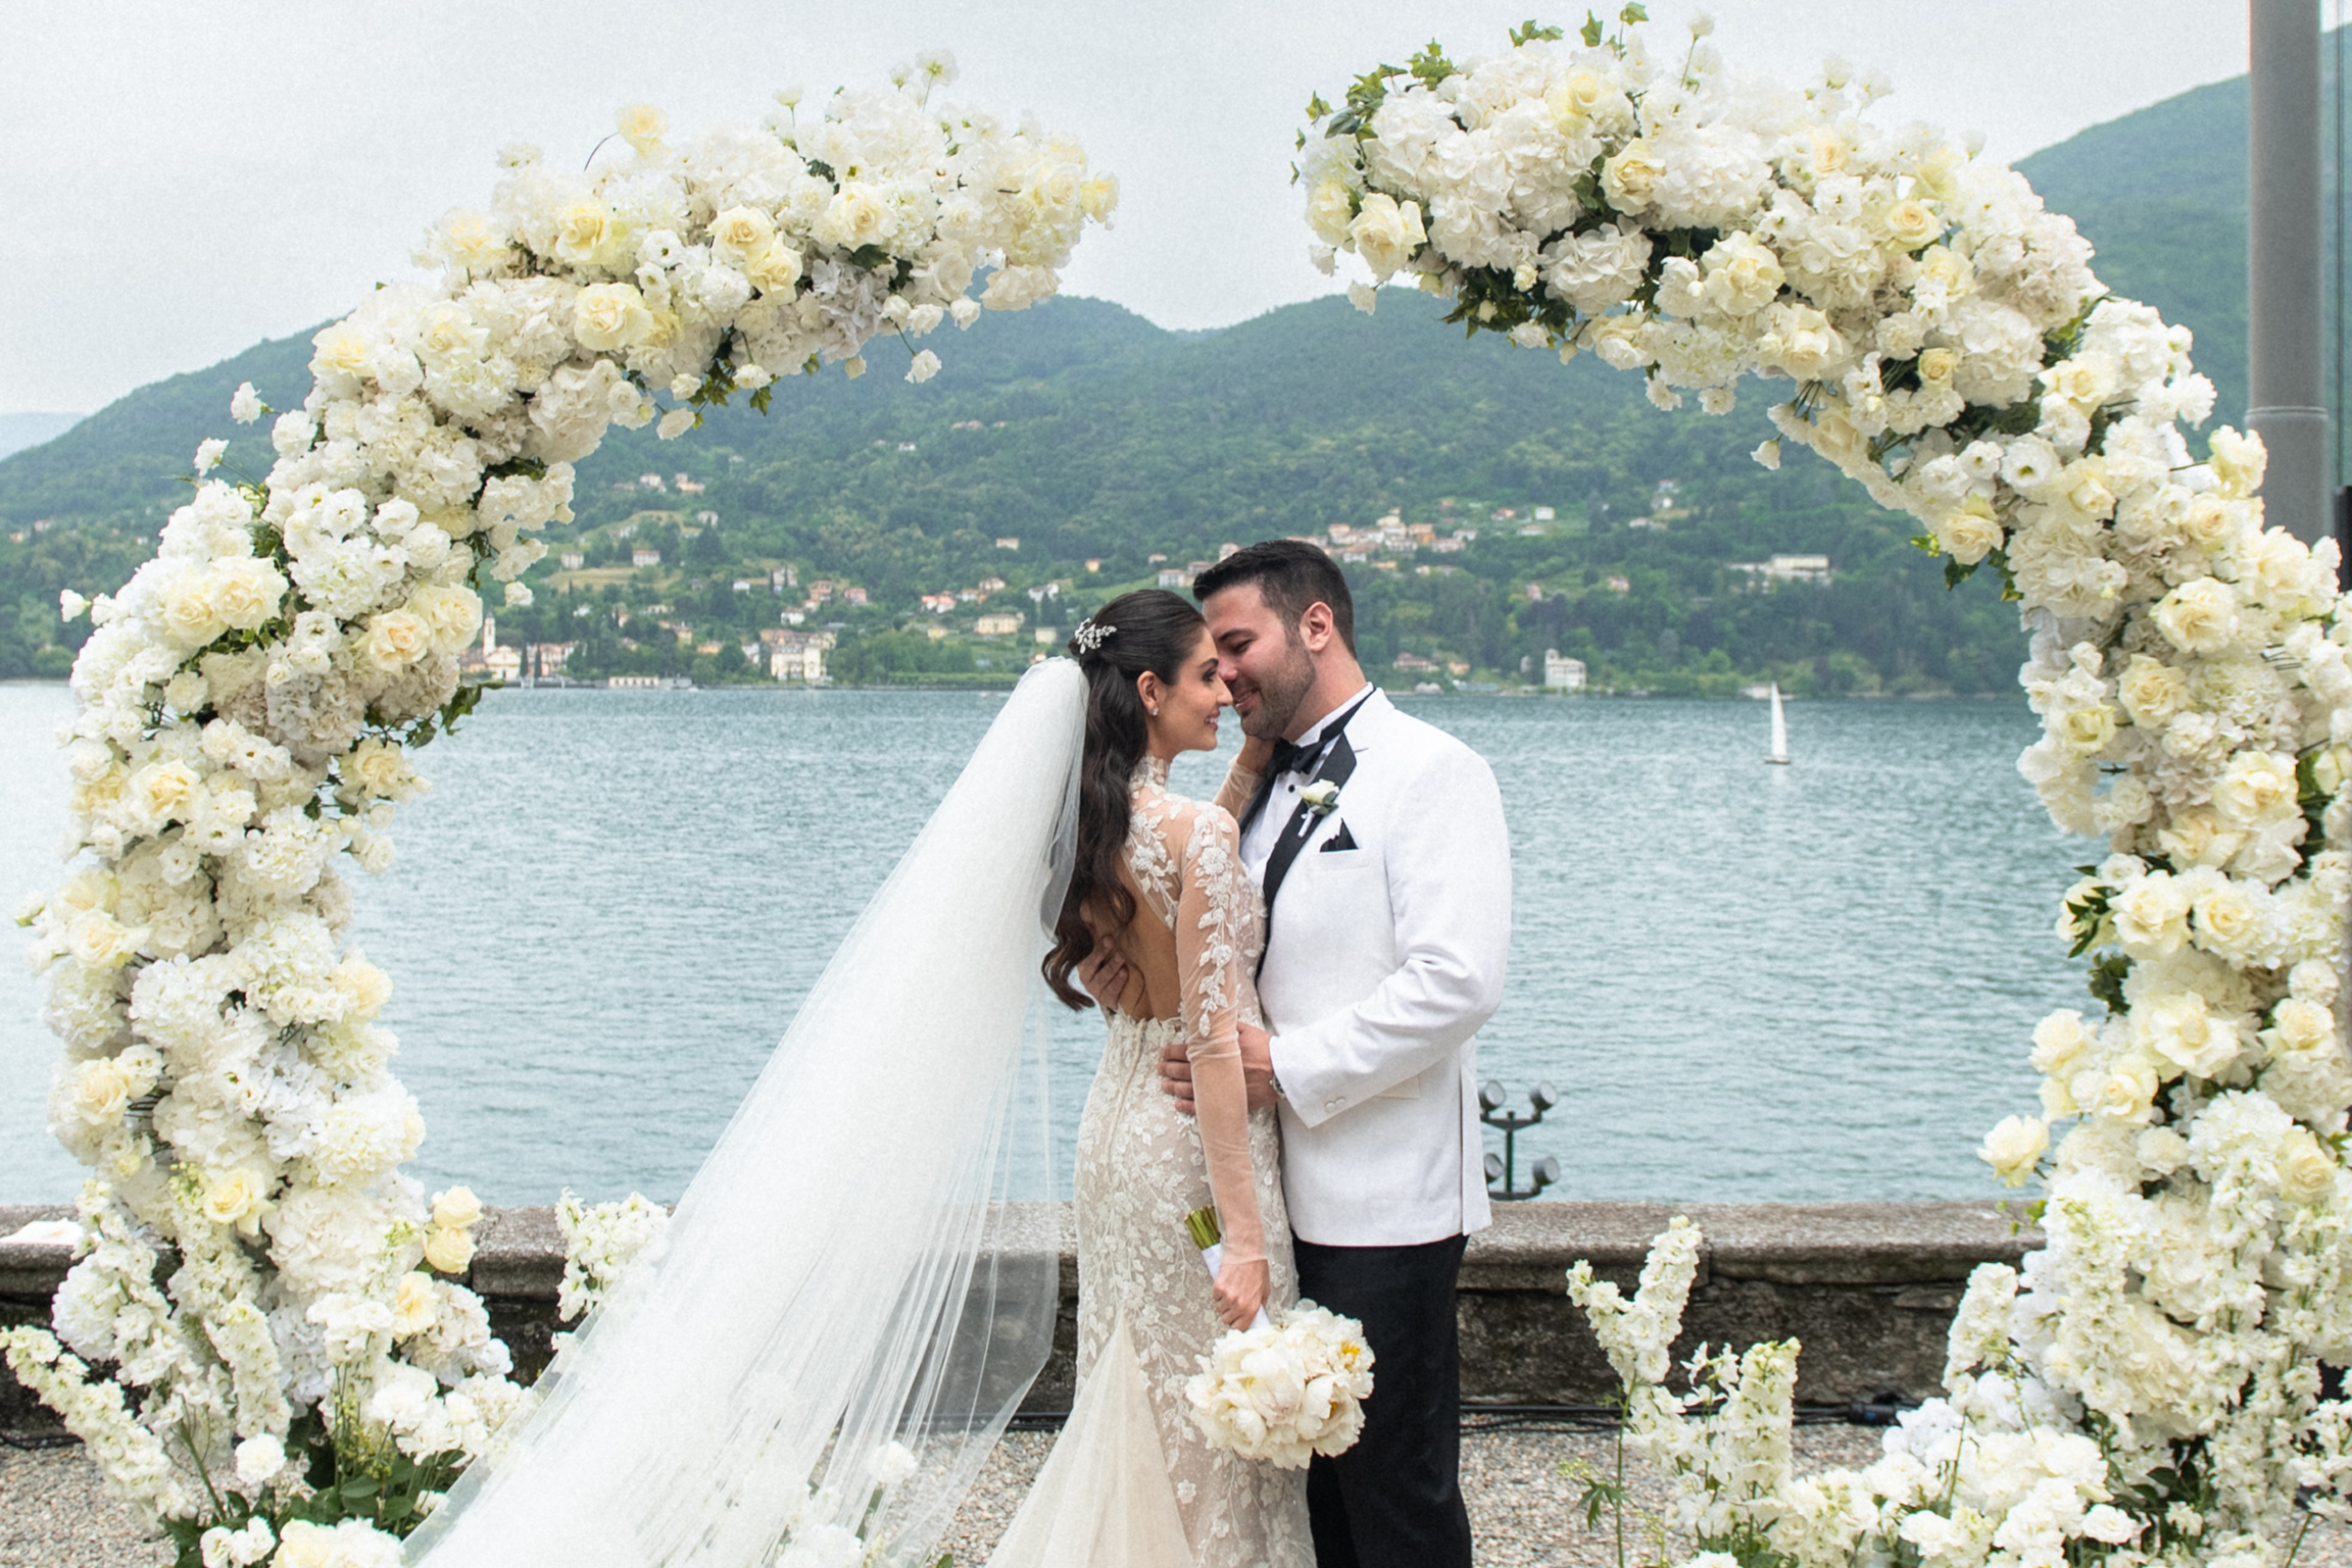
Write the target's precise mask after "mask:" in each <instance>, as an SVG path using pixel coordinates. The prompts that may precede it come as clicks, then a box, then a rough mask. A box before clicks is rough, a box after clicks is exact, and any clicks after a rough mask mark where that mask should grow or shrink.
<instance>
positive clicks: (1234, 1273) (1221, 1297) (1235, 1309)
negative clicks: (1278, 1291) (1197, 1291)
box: [1210, 1258, 1274, 1328]
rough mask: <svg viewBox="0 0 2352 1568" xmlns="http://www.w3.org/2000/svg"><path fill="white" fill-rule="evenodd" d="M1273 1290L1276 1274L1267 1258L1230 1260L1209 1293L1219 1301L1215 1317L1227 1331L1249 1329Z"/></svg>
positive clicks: (1221, 1270) (1218, 1274)
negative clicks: (1270, 1267) (1268, 1265)
mask: <svg viewBox="0 0 2352 1568" xmlns="http://www.w3.org/2000/svg"><path fill="white" fill-rule="evenodd" d="M1273 1289H1274V1280H1273V1270H1272V1269H1269V1268H1268V1267H1267V1266H1266V1260H1265V1259H1264V1258H1227V1259H1226V1260H1225V1267H1224V1268H1222V1269H1218V1270H1217V1272H1216V1284H1215V1285H1214V1286H1212V1287H1210V1293H1211V1294H1212V1295H1213V1296H1215V1297H1216V1315H1217V1316H1218V1318H1220V1319H1221V1320H1222V1321H1223V1322H1224V1324H1225V1325H1226V1326H1227V1328H1247V1327H1249V1326H1250V1322H1251V1321H1252V1320H1253V1319H1255V1318H1256V1317H1257V1315H1258V1312H1259V1309H1260V1308H1261V1307H1263V1306H1264V1305H1265V1304H1266V1298H1267V1297H1268V1296H1270V1295H1272V1294H1273Z"/></svg>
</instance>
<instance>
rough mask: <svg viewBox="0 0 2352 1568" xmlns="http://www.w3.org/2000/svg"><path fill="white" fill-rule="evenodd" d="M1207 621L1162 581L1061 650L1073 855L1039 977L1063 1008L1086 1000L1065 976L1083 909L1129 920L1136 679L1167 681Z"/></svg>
mask: <svg viewBox="0 0 2352 1568" xmlns="http://www.w3.org/2000/svg"><path fill="white" fill-rule="evenodd" d="M1207 625H1208V623H1207V622H1206V621H1204V620H1203V619H1202V618H1201V613H1200V612H1199V611H1198V610H1195V609H1194V608H1193V606H1192V605H1190V604H1186V603H1185V602H1184V601H1183V600H1182V599H1181V598H1179V597H1177V596H1176V595H1175V594H1173V593H1170V592H1168V591H1167V590H1166V589H1163V588H1142V589H1137V590H1136V592H1133V593H1122V594H1120V595H1119V596H1118V597H1117V598H1116V599H1114V600H1112V601H1111V602H1110V603H1109V604H1105V605H1103V607H1102V608H1101V609H1100V610H1097V611H1095V612H1094V615H1093V618H1092V625H1091V628H1081V630H1090V629H1091V632H1093V633H1094V634H1095V635H1094V636H1093V637H1091V639H1090V640H1091V642H1092V644H1093V646H1092V648H1091V649H1089V648H1087V647H1084V646H1082V645H1081V644H1080V640H1079V638H1078V637H1071V638H1070V639H1069V652H1070V657H1072V658H1073V659H1076V660H1078V667H1079V669H1080V671H1083V672H1084V674H1085V676H1086V750H1085V753H1084V755H1083V756H1082V757H1081V758H1080V761H1079V764H1078V857H1077V862H1076V863H1075V864H1074V865H1073V866H1072V867H1071V870H1070V877H1069V893H1068V894H1067V895H1066V896H1065V897H1063V899H1062V912H1061V916H1060V918H1059V919H1057V920H1056V921H1055V922H1054V947H1053V951H1052V952H1050V953H1046V962H1045V964H1044V968H1045V972H1046V985H1048V986H1051V987H1053V989H1054V995H1055V996H1057V997H1059V998H1061V1000H1062V1002H1063V1003H1064V1005H1066V1006H1068V1007H1070V1008H1074V1009H1080V1010H1083V1009H1086V1008H1090V1007H1092V1006H1093V1005H1094V1003H1093V1000H1092V999H1091V998H1089V997H1088V996H1087V994H1086V993H1085V992H1084V991H1082V990H1080V988H1079V987H1077V986H1075V985H1073V984H1071V982H1070V974H1071V972H1072V971H1073V970H1075V969H1076V968H1077V967H1078V966H1079V964H1081V963H1082V962H1084V961H1085V958H1086V956H1087V954H1088V953H1091V952H1093V951H1094V932H1093V931H1092V929H1091V928H1090V927H1089V926H1088V925H1087V923H1086V917H1085V914H1084V913H1083V911H1084V910H1085V908H1086V907H1087V906H1088V905H1089V904H1090V903H1091V904H1092V905H1093V907H1094V913H1095V917H1096V918H1097V919H1103V920H1107V921H1108V922H1109V923H1110V925H1111V928H1112V929H1113V930H1114V931H1115V930H1124V929H1125V926H1126V923H1127V922H1128V921H1129V920H1131V919H1135V913H1136V899H1135V895H1134V894H1132V893H1130V892H1128V891H1127V888H1126V885H1125V883H1123V882H1121V881H1120V880H1119V861H1120V857H1121V856H1122V855H1124V854H1125V852H1126V843H1127V819H1128V816H1129V810H1128V803H1127V789H1128V784H1129V781H1130V780H1131V779H1132V778H1133V777H1134V774H1135V771H1136V762H1138V761H1141V760H1142V758H1143V753H1144V742H1145V728H1144V712H1143V699H1142V698H1141V697H1139V696H1137V695H1136V680H1137V679H1138V678H1139V677H1140V676H1141V675H1142V674H1143V672H1144V671H1147V670H1148V671H1151V672H1152V673H1153V674H1155V675H1157V676H1159V678H1160V679H1161V680H1162V681H1164V682H1168V683H1169V684H1170V685H1171V686H1172V685H1174V684H1175V683H1176V680H1177V676H1178V672H1179V671H1180V670H1181V669H1182V665H1183V664H1184V662H1185V660H1189V659H1190V658H1192V656H1193V650H1194V649H1197V648H1198V647H1199V646H1200V640H1201V632H1202V630H1203V629H1204V627H1205V626H1207Z"/></svg>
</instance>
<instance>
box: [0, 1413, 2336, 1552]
mask: <svg viewBox="0 0 2352 1568" xmlns="http://www.w3.org/2000/svg"><path fill="white" fill-rule="evenodd" d="M1053 1439H1054V1434H1053V1433H1051V1432H1012V1433H1008V1434H1006V1436H1005V1438H1004V1440H1003V1441H1002V1442H1001V1443H999V1444H998V1445H997V1450H996V1452H995V1453H994V1454H993V1455H991V1456H990V1458H989V1464H988V1468H987V1469H986V1470H984V1471H982V1472H981V1474H980V1481H979V1484H978V1486H976V1487H974V1488H973V1491H972V1495H971V1497H970V1499H969V1500H968V1501H967V1502H966V1504H965V1506H964V1511H963V1513H962V1514H961V1515H960V1516H959V1517H957V1519H956V1529H955V1530H954V1531H953V1532H952V1533H951V1534H950V1535H949V1537H948V1540H947V1541H946V1543H945V1547H944V1550H947V1551H952V1552H954V1553H955V1556H956V1562H958V1563H959V1564H962V1565H964V1568H978V1564H980V1563H982V1562H986V1560H987V1557H988V1552H989V1548H990V1547H992V1546H993V1545H995V1543H996V1540H997V1537H998V1536H999V1535H1000V1534H1001V1533H1002V1532H1003V1529H1004V1526H1005V1523H1006V1521H1007V1520H1009V1519H1010V1518H1011V1517H1012V1512H1013V1510H1014V1509H1015V1508H1017V1507H1019V1506H1021V1498H1022V1495H1023V1493H1025V1492H1026V1491H1027V1490H1028V1486H1029V1482H1030V1480H1031V1478H1032V1477H1034V1476H1035V1474H1036V1472H1037V1467H1038V1466H1039V1465H1041V1464H1043V1463H1044V1462H1045V1458H1046V1450H1047V1449H1048V1448H1049V1447H1051V1446H1052V1443H1053ZM1878 1440H1879V1431H1878V1429H1876V1428H1873V1427H1800V1428H1799V1429H1798V1431H1797V1435H1796V1452H1797V1468H1798V1470H1799V1471H1800V1472H1804V1471H1813V1470H1826V1469H1829V1468H1832V1467H1834V1466H1838V1465H1853V1464H1864V1463H1868V1462H1869V1461H1870V1460H1871V1458H1872V1457H1874V1456H1875V1455H1876V1454H1877V1452H1878ZM1577 1463H1582V1464H1588V1465H1593V1466H1597V1467H1606V1466H1608V1465H1609V1464H1610V1463H1611V1446H1610V1439H1609V1437H1608V1435H1607V1434H1606V1433H1595V1432H1562V1431H1545V1430H1536V1429H1529V1428H1515V1429H1514V1428H1503V1429H1489V1430H1472V1431H1465V1432H1464V1434H1463V1438H1462V1489H1463V1492H1464V1495H1465V1496H1466V1498H1467V1499H1468V1502H1469V1505H1470V1525H1471V1529H1472V1531H1473V1533H1474V1535H1475V1536H1476V1551H1477V1561H1478V1562H1480V1563H1481V1564H1486V1565H1491V1568H1552V1565H1555V1564H1557V1565H1562V1568H1568V1565H1573V1568H1614V1565H1615V1563H1616V1560H1617V1550H1616V1538H1615V1534H1614V1532H1613V1529H1612V1528H1611V1525H1610V1523H1609V1521H1608V1520H1607V1519H1605V1518H1604V1519H1603V1521H1602V1525H1601V1528H1600V1529H1599V1530H1593V1531H1588V1530H1587V1529H1585V1528H1584V1521H1583V1520H1582V1518H1581V1517H1578V1516H1577V1508H1576V1500H1577V1495H1579V1493H1580V1492H1581V1491H1582V1490H1583V1489H1582V1487H1581V1486H1580V1485H1579V1484H1578V1483H1577V1482H1575V1481H1573V1480H1570V1479H1568V1478H1566V1477H1565V1476H1563V1475H1562V1474H1561V1473H1560V1470H1561V1466H1562V1465H1564V1464H1577ZM1631 1479H1632V1481H1633V1483H1634V1487H1633V1499H1632V1501H1631V1503H1630V1505H1629V1506H1628V1509H1627V1528H1626V1543H1625V1545H1626V1558H1627V1561H1628V1562H1639V1561H1649V1560H1652V1558H1653V1550H1652V1543H1651V1542H1650V1540H1648V1539H1647V1538H1646V1537H1645V1536H1643V1535H1642V1534H1641V1532H1640V1527H1639V1526H1638V1524H1637V1523H1636V1522H1635V1518H1634V1516H1635V1515H1636V1514H1637V1513H1641V1512H1645V1511H1651V1510H1655V1509H1657V1506H1659V1504H1660V1503H1661V1502H1662V1500H1663V1496H1662V1490H1661V1488H1660V1487H1659V1486H1658V1484H1657V1482H1656V1481H1655V1480H1654V1479H1653V1478H1652V1477H1650V1476H1648V1475H1646V1474H1645V1473H1644V1472H1641V1471H1640V1470H1639V1469H1638V1468H1636V1469H1635V1470H1634V1472H1633V1473H1632V1475H1631ZM1677 1550H1678V1551H1687V1550H1688V1549H1687V1548H1686V1547H1680V1546H1679V1543H1678V1547H1677ZM167 1561H168V1556H167V1554H166V1553H164V1552H163V1551H160V1550H159V1549H158V1548H157V1546H156V1545H155V1544H154V1543H153V1542H150V1541H144V1540H141V1539H140V1531H139V1526H138V1523H137V1521H136V1520H134V1519H133V1518H132V1517H131V1516H130V1511H129V1510H128V1509H126V1508H124V1507H123V1506H121V1505H120V1504H119V1503H117V1502H115V1501H114V1500H113V1499H112V1498H111V1497H109V1496H107V1494H106V1489H105V1487H104V1485H103V1484H102V1483H100V1482H99V1480H98V1476H97V1472H96V1470H95V1469H93V1468H92V1466H91V1465H90V1463H89V1461H87V1460H86V1459H85V1458H84V1457H83V1454H82V1450H80V1449H78V1448H63V1449H48V1450H35V1451H31V1452H25V1451H20V1450H14V1449H8V1448H0V1568H155V1565H156V1564H158V1563H161V1562H167ZM2296 1564H2297V1568H2352V1532H2347V1531H2346V1530H2344V1529H2337V1528H2334V1527H2329V1526H2324V1525H2320V1526H2314V1527H2313V1529H2312V1532H2311V1535H2310V1537H2309V1539H2308V1540H2305V1541H2304V1543H2303V1548H2302V1551H2301V1555H2300V1556H2299V1557H2298V1558H2297V1559H2296Z"/></svg>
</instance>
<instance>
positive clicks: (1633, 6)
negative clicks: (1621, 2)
mask: <svg viewBox="0 0 2352 1568" xmlns="http://www.w3.org/2000/svg"><path fill="white" fill-rule="evenodd" d="M1617 19H1618V20H1619V21H1621V22H1623V23H1624V24H1625V25H1626V26H1627V27H1629V28H1630V27H1632V26H1633V25H1634V23H1635V22H1646V21H1648V20H1649V19H1650V14H1649V13H1648V12H1647V11H1645V10H1644V9H1643V8H1642V6H1641V4H1640V0H1632V3H1630V4H1628V5H1627V6H1626V7H1625V8H1624V9H1623V10H1622V11H1620V12H1618V13H1617Z"/></svg>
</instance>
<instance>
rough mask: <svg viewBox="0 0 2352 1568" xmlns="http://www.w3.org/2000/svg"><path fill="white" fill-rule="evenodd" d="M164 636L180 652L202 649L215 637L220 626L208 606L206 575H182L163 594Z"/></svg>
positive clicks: (208, 580)
mask: <svg viewBox="0 0 2352 1568" xmlns="http://www.w3.org/2000/svg"><path fill="white" fill-rule="evenodd" d="M162 597H163V603H162V604H161V606H160V608H161V610H162V612H163V623H164V626H163V629H164V635H165V636H166V637H170V638H171V639H172V640H173V641H174V642H175V643H177V644H178V645H179V646H180V647H182V648H202V647H203V646H204V645H205V644H207V643H209V642H210V641H211V640H212V639H213V638H214V637H219V636H220V632H221V628H222V626H223V623H222V621H221V619H220V611H218V610H216V609H214V608H213V606H212V578H211V574H210V573H209V572H201V571H185V572H182V573H181V574H180V575H179V576H178V577H177V578H176V579H175V580H174V581H172V583H171V585H170V586H169V587H167V588H165V589H164V592H163V595H162Z"/></svg>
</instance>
